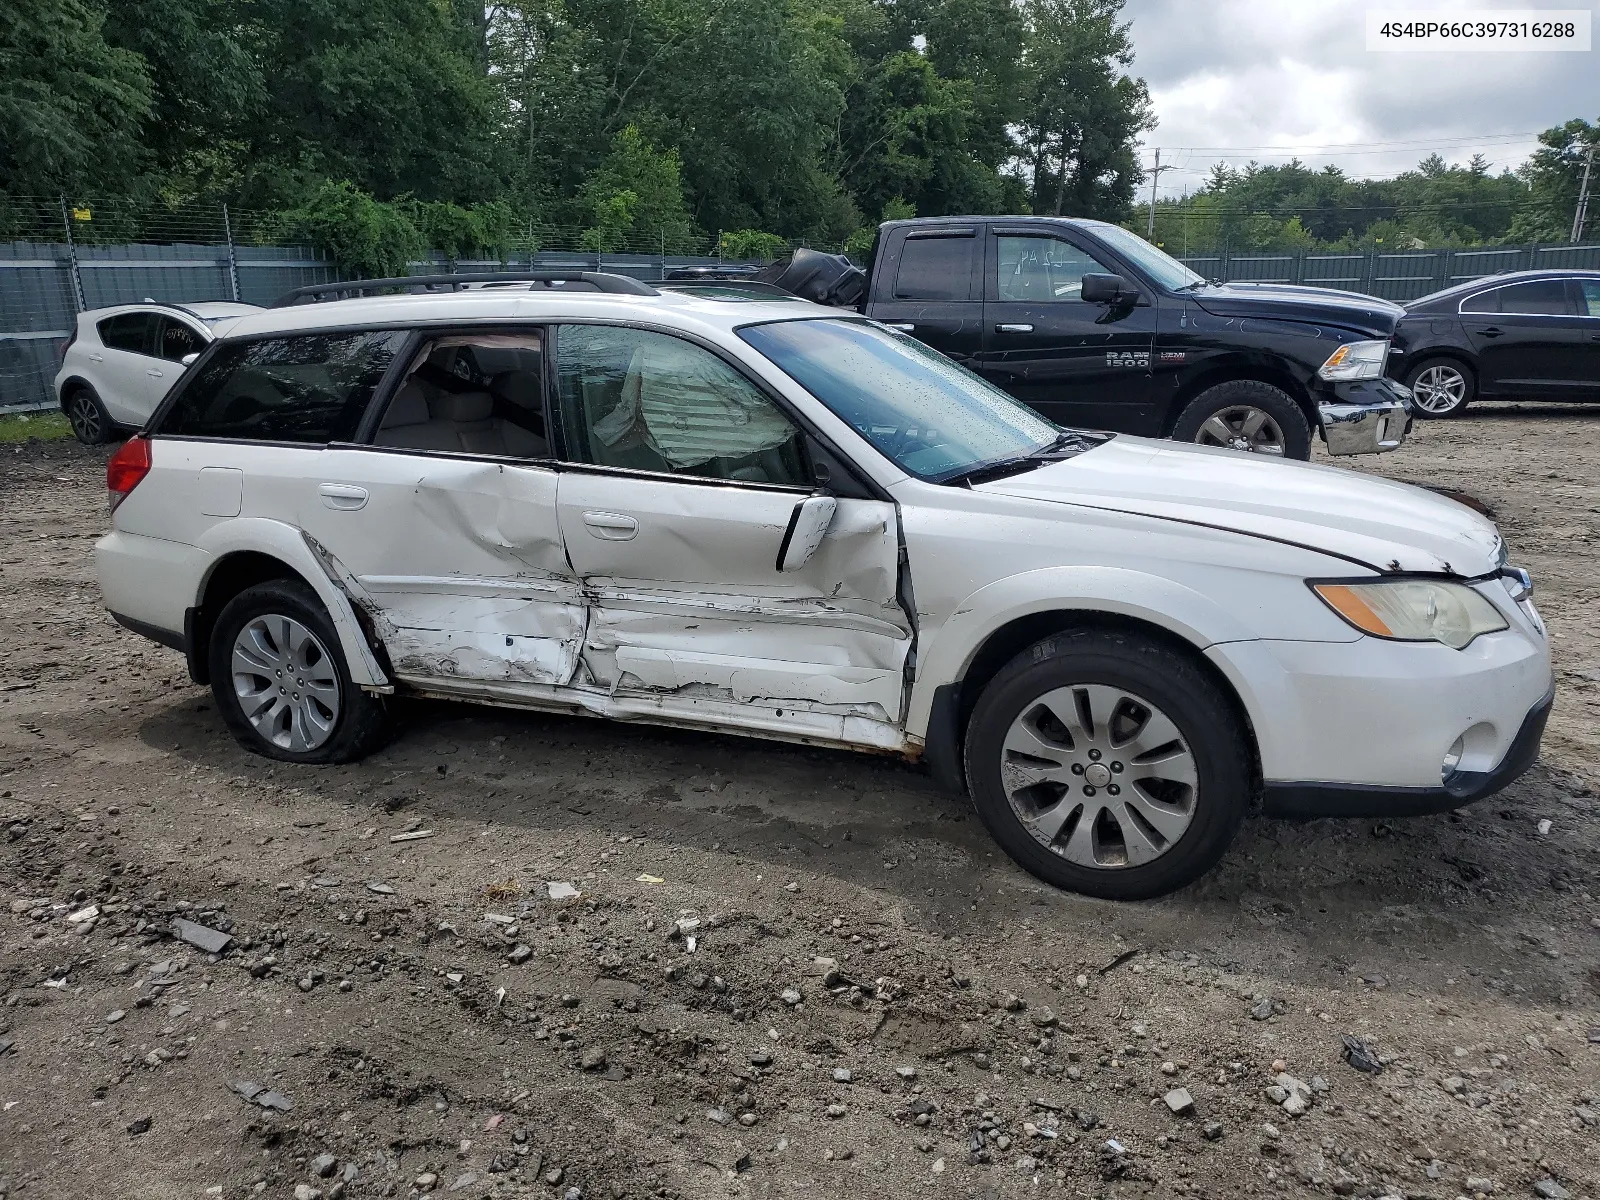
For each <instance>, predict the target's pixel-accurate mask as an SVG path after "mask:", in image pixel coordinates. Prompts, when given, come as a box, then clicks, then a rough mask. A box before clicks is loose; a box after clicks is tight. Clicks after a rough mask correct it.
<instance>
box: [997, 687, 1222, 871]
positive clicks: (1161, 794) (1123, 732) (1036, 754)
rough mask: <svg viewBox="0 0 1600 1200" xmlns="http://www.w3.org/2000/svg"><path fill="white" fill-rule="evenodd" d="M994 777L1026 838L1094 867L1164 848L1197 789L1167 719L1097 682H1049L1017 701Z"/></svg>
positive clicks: (1191, 808) (1126, 863) (1150, 857)
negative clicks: (1034, 695)
mask: <svg viewBox="0 0 1600 1200" xmlns="http://www.w3.org/2000/svg"><path fill="white" fill-rule="evenodd" d="M1000 779H1001V785H1002V787H1003V788H1004V789H1005V794H1006V800H1007V802H1008V803H1009V804H1010V805H1011V811H1012V812H1013V813H1014V814H1015V815H1016V817H1017V819H1018V820H1019V821H1021V822H1022V826H1023V828H1024V829H1026V830H1027V831H1028V834H1029V835H1030V836H1031V837H1032V838H1033V839H1034V840H1035V841H1036V842H1038V843H1039V844H1040V845H1042V846H1044V847H1045V848H1046V849H1048V850H1049V851H1050V852H1051V853H1052V854H1059V855H1060V856H1061V857H1063V858H1065V859H1066V860H1067V861H1068V862H1071V863H1075V864H1076V865H1078V866H1080V867H1091V868H1095V869H1099V870H1116V869H1119V868H1123V867H1137V866H1141V865H1143V864H1144V863H1148V862H1152V861H1154V860H1155V859H1157V858H1160V857H1161V856H1162V855H1163V854H1165V853H1167V851H1169V850H1171V849H1172V847H1173V846H1174V845H1176V844H1177V843H1178V841H1179V839H1181V838H1182V837H1183V835H1184V833H1185V832H1187V830H1188V828H1189V825H1190V823H1191V822H1192V821H1193V820H1194V814H1195V804H1196V800H1197V798H1198V794H1199V774H1198V768H1197V766H1196V764H1195V759H1194V753H1193V751H1191V750H1190V749H1189V745H1188V742H1187V741H1185V740H1184V737H1183V735H1182V733H1180V732H1179V730H1178V727H1177V725H1176V724H1174V723H1173V721H1172V719H1171V718H1170V717H1168V716H1167V715H1166V714H1165V713H1163V712H1162V711H1161V710H1160V709H1159V708H1157V707H1156V706H1155V705H1154V704H1151V703H1150V701H1148V700H1146V699H1144V697H1142V696H1139V695H1136V694H1134V693H1133V692H1129V691H1126V690H1124V689H1122V688H1116V687H1110V686H1107V685H1105V684H1073V685H1070V686H1068V687H1063V688H1057V689H1055V690H1054V691H1050V692H1046V693H1045V694H1044V695H1042V696H1040V697H1039V698H1038V699H1036V700H1033V701H1031V702H1030V703H1029V704H1028V705H1027V706H1026V707H1024V708H1023V710H1022V712H1021V713H1020V714H1019V715H1018V716H1017V719H1016V720H1015V721H1013V722H1012V723H1011V728H1010V729H1009V730H1008V731H1007V733H1006V739H1005V743H1004V748H1003V749H1002V751H1001V763H1000Z"/></svg>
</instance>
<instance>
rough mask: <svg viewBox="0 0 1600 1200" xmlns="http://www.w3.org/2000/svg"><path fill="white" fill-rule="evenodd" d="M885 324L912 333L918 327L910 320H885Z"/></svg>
mask: <svg viewBox="0 0 1600 1200" xmlns="http://www.w3.org/2000/svg"><path fill="white" fill-rule="evenodd" d="M884 324H885V325H887V326H888V327H889V328H890V329H898V330H899V331H900V332H901V333H910V332H911V331H912V330H913V329H915V328H916V326H915V325H913V324H912V323H911V322H910V321H885V322H884Z"/></svg>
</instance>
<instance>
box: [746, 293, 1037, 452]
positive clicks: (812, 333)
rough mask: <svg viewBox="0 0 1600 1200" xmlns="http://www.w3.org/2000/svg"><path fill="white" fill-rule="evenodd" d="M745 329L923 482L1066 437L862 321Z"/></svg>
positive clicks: (917, 346) (957, 370) (906, 341)
mask: <svg viewBox="0 0 1600 1200" xmlns="http://www.w3.org/2000/svg"><path fill="white" fill-rule="evenodd" d="M739 336H740V337H742V338H743V339H744V340H745V341H746V342H748V343H749V344H750V345H752V346H754V347H755V348H756V349H757V350H759V351H760V352H761V353H762V354H763V355H765V356H766V357H767V358H769V359H770V360H772V362H773V363H775V364H776V365H777V366H778V368H779V369H780V370H782V371H783V372H784V373H785V374H786V375H788V376H789V377H790V378H792V379H793V380H794V381H795V382H796V383H798V384H800V386H801V387H803V388H805V389H806V390H807V391H808V392H810V393H811V394H812V395H813V396H815V397H816V398H817V399H818V400H820V401H822V403H823V404H825V405H827V407H828V408H829V409H830V410H831V411H832V412H833V413H834V414H835V415H836V416H838V417H840V418H842V419H843V420H845V421H848V422H849V423H850V424H851V425H852V426H853V427H854V428H855V429H856V431H857V432H859V433H860V434H861V436H862V437H864V438H866V439H867V441H869V442H871V443H872V445H873V446H875V447H876V448H877V449H878V450H879V451H880V452H881V453H882V454H883V455H884V456H885V457H886V458H888V459H890V460H892V461H893V462H894V463H895V465H897V466H899V467H900V468H901V469H902V470H905V471H907V472H909V473H910V474H912V475H916V476H918V477H920V478H922V479H929V480H934V481H939V480H944V479H949V478H952V477H954V476H957V475H961V474H965V473H967V472H970V471H973V470H975V469H979V468H983V467H987V466H990V465H993V464H998V463H1002V462H1007V461H1010V460H1014V459H1018V458H1025V457H1026V456H1028V455H1030V454H1037V453H1040V452H1042V451H1047V450H1049V449H1050V448H1051V447H1053V446H1054V445H1055V444H1056V442H1057V440H1058V438H1059V435H1060V434H1061V430H1060V429H1058V428H1057V427H1056V426H1055V425H1052V424H1051V423H1050V422H1049V421H1046V420H1045V419H1044V418H1043V417H1040V416H1039V415H1038V414H1036V413H1034V412H1033V411H1031V410H1030V409H1028V408H1026V407H1024V406H1023V405H1021V404H1018V403H1017V402H1016V401H1015V400H1013V399H1011V397H1010V396H1007V395H1006V394H1005V393H1004V392H1002V391H1000V390H999V389H998V388H996V387H992V386H990V385H989V384H988V383H986V382H984V381H983V380H982V379H980V378H978V376H976V375H974V374H972V372H970V371H967V370H965V369H964V368H962V367H960V366H958V365H957V364H955V363H953V362H951V361H950V360H949V359H948V358H946V357H945V356H944V355H942V354H940V353H938V352H937V351H934V350H930V349H928V347H926V346H924V345H923V344H922V343H921V342H918V341H915V340H913V339H912V338H909V337H904V336H901V335H897V334H894V333H890V332H889V331H888V330H886V329H881V328H879V327H878V326H875V325H868V324H866V323H865V322H862V321H831V320H806V321H775V322H772V323H771V324H766V325H747V326H745V327H744V328H743V329H741V330H739Z"/></svg>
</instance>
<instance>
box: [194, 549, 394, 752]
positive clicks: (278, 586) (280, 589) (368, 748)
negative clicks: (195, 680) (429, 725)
mask: <svg viewBox="0 0 1600 1200" xmlns="http://www.w3.org/2000/svg"><path fill="white" fill-rule="evenodd" d="M210 667H211V691H212V694H213V695H214V696H215V697H216V699H217V708H218V710H219V711H220V712H221V713H222V716H223V719H224V720H225V721H227V723H228V728H229V729H231V730H232V731H233V735H234V736H235V737H236V738H238V739H239V742H240V744H241V745H243V746H244V747H245V748H246V749H248V750H253V751H255V752H256V753H257V754H264V755H266V756H267V757H269V758H281V759H286V760H288V761H289V762H304V763H335V762H354V761H355V760H356V759H358V758H362V757H364V756H365V755H367V754H369V753H371V752H372V751H373V750H375V749H377V747H378V746H379V745H381V744H382V742H383V740H384V738H385V736H386V735H387V732H388V718H387V714H386V712H385V709H384V705H383V701H382V700H380V699H379V698H378V697H375V696H370V695H368V694H367V693H366V692H363V691H362V690H361V689H360V688H359V687H357V686H356V685H355V684H354V683H353V682H352V681H351V679H350V669H349V667H348V666H347V665H346V663H345V660H344V652H343V651H342V650H341V649H340V646H339V635H338V634H337V633H336V632H335V630H334V628H333V622H332V621H331V620H329V619H328V614H327V611H326V610H325V609H324V608H323V607H322V603H321V601H319V600H318V599H317V596H316V593H314V592H313V591H312V590H311V589H310V588H309V587H307V586H306V585H305V584H304V583H302V582H300V581H299V580H289V579H272V580H268V581H267V582H266V583H259V584H256V585H255V586H254V587H250V588H246V589H245V590H244V591H242V592H240V593H239V594H238V595H237V596H235V597H234V598H233V599H232V600H230V601H229V602H228V603H227V605H226V606H224V608H223V609H222V611H221V613H219V614H218V615H217V620H216V624H215V625H214V626H213V628H212V631H211V645H210Z"/></svg>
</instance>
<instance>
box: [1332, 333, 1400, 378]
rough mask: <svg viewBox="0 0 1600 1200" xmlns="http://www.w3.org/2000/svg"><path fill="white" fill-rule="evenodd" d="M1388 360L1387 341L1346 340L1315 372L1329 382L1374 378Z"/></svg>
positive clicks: (1381, 371) (1378, 374)
mask: <svg viewBox="0 0 1600 1200" xmlns="http://www.w3.org/2000/svg"><path fill="white" fill-rule="evenodd" d="M1388 361H1389V342H1388V340H1387V339H1385V340H1383V341H1381V342H1346V343H1345V344H1344V345H1342V346H1340V347H1339V348H1338V349H1337V350H1335V351H1334V352H1333V353H1332V354H1330V355H1328V361H1327V362H1325V363H1323V364H1322V366H1320V367H1318V368H1317V374H1318V375H1320V376H1322V378H1324V379H1326V380H1328V381H1330V382H1335V383H1337V382H1343V381H1345V380H1351V379H1376V378H1378V377H1379V376H1380V375H1382V374H1383V366H1384V364H1385V363H1386V362H1388Z"/></svg>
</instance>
